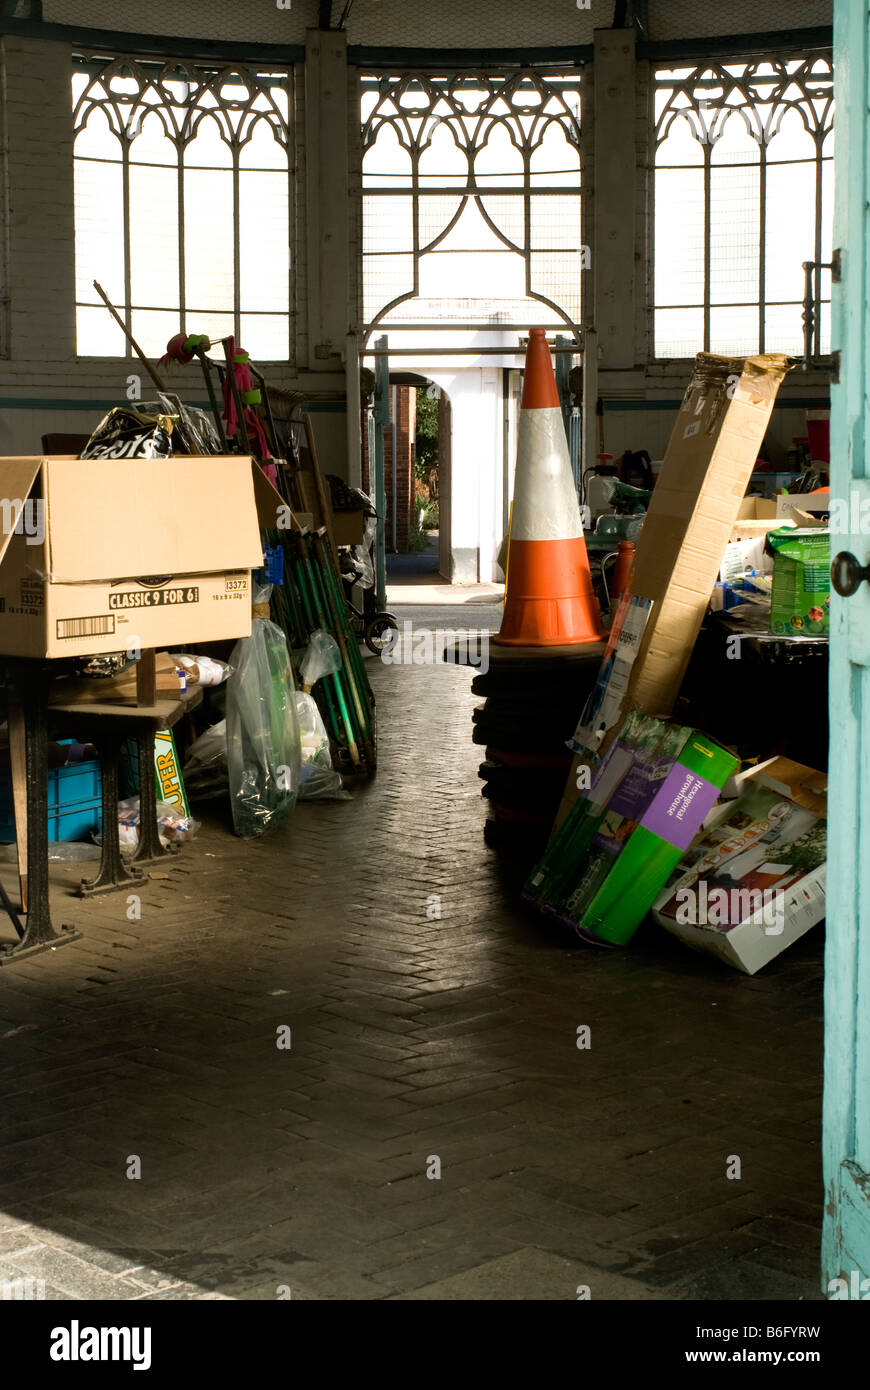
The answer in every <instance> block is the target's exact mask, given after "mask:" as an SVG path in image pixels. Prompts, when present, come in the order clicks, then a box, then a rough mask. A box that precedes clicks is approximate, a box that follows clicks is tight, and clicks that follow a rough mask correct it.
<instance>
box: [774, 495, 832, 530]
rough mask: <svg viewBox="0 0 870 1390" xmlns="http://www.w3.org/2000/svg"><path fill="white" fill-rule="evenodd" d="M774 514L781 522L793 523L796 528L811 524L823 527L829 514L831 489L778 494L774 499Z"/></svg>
mask: <svg viewBox="0 0 870 1390" xmlns="http://www.w3.org/2000/svg"><path fill="white" fill-rule="evenodd" d="M775 501H776V514H777V516H778V517H780V519H781V520H782V521H793V522H794V523H795V525H796V526H805V525H807V521H806V518H808V517H809V518H811V524H813V525H820V526H825V525H827V522H828V517H829V516H830V512H831V489H830V488H829V487H820V488H817V489H816V491H815V492H780V493H778V494H777V496H776V498H775Z"/></svg>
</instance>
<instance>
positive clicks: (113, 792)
mask: <svg viewBox="0 0 870 1390" xmlns="http://www.w3.org/2000/svg"><path fill="white" fill-rule="evenodd" d="M201 703H202V687H201V686H198V685H197V686H193V687H192V688H191V689H190V690H188V691H186V692H185V693H184V694H183V695H182V696H181V697H180V698H179V699H175V698H174V697H172V696H169V697H168V698H166V699H163V700H156V701H155V702H154V703H153V704H150V705H138V704H135V705H134V704H129V705H124V704H95V703H93V702H91V701H88V702H86V703H81V702H77V701H75V700H72V701H70V702H69V703H65V702H63V701H62V700H59V701H58V702H57V703H55V702H54V701H53V700H51V701H50V702H49V708H50V710H51V712H52V714H68V715H70V716H74V717H75V721H76V728H77V730H80V731H81V732H82V733H83V734H85V735H86V740H87V742H90V743H93V744H95V745H96V747H97V749H98V750H99V754H100V767H101V770H102V786H103V829H102V853H101V856H100V869H99V872H98V874H97V876H96V878H95V879H92V880H91V881H88V880H86V879H83V880H82V883H81V888H80V890H79V891H80V893H81V894H82V895H83V896H85V895H87V896H90V895H92V894H94V893H112V892H115V891H117V890H118V889H120V888H124V887H126V886H127V885H128V884H135V883H141V882H143V879H144V878H145V877H146V875H143V873H142V871H141V866H142V865H143V864H153V863H154V862H155V860H159V859H162V858H164V857H165V856H167V855H168V854H169V853H170V851H169V850H166V849H165V848H164V846H163V845H162V844H161V843H160V834H159V830H158V827H157V794H156V792H155V789H154V735H155V733H156V732H157V730H158V729H171V728H172V727H173V725H175V724H177V723H178V721H179V719H181V718H183V716H184V715H185V714H189V713H190V712H191V710H194V709H196V707H197V705H200V704H201ZM128 738H135V739H136V741H137V743H138V745H139V845H138V847H137V849H136V853H135V854H134V855H133V858H132V861H131V863H132V868H128V867H127V865H126V864H125V863H124V861H123V858H122V856H121V847H120V843H119V838H118V764H119V760H120V754H121V745H122V744H123V743H124V741H125V740H126V739H128Z"/></svg>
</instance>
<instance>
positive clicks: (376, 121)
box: [362, 72, 589, 336]
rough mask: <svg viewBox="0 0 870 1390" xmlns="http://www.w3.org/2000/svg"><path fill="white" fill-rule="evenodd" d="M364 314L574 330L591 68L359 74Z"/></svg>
mask: <svg viewBox="0 0 870 1390" xmlns="http://www.w3.org/2000/svg"><path fill="white" fill-rule="evenodd" d="M362 120H363V172H362V192H363V316H364V320H365V324H366V329H367V331H368V332H369V333H371V332H372V331H373V330H374V329H375V328H376V327H377V328H380V329H387V328H389V329H391V330H393V329H419V328H436V327H439V326H440V327H445V328H447V327H452V326H457V327H462V328H475V329H479V330H482V331H486V330H488V329H489V330H497V329H499V328H505V327H511V326H517V327H529V326H530V325H532V324H549V325H552V326H553V327H555V328H559V329H562V330H564V329H565V328H568V329H569V330H570V331H571V333H572V336H576V335H577V331H578V326H579V322H580V312H581V277H582V271H583V270H584V269H585V268H586V266H587V265H588V259H589V253H588V251H587V250H586V248H585V247H584V246H583V241H582V205H581V197H580V78H579V76H578V75H577V74H576V73H574V74H572V75H571V76H568V77H563V76H557V75H547V76H544V75H542V74H540V73H538V72H516V73H510V74H504V75H493V74H491V73H488V74H485V75H484V74H474V73H471V74H469V73H464V74H460V75H455V74H454V75H452V76H451V75H445V76H436V75H433V74H431V73H406V74H404V75H402V76H381V77H378V76H371V77H363V79H362Z"/></svg>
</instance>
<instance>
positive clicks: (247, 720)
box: [226, 618, 302, 836]
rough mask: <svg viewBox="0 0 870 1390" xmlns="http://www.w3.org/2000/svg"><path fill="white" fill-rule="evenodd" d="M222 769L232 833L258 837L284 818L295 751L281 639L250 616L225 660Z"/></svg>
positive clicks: (290, 800)
mask: <svg viewBox="0 0 870 1390" xmlns="http://www.w3.org/2000/svg"><path fill="white" fill-rule="evenodd" d="M230 665H231V666H232V668H233V674H232V675H231V677H230V679H229V681H228V682H227V719H226V725H227V771H228V775H229V785H230V804H231V806H232V810H233V826H234V828H235V831H236V834H237V835H242V836H251V835H262V834H263V833H264V832H265V831H266V830H272V829H274V827H275V826H277V825H280V824H281V823H282V822H283V821H284V820H285V819H286V818H287V816H289V814H290V812H291V811H292V810H293V807H294V806H295V805H296V797H297V794H298V791H299V768H300V765H301V760H302V759H301V750H300V742H299V721H298V719H297V717H296V699H295V695H296V688H295V686H294V684H293V672H292V670H291V668H290V655H289V653H288V651H287V640H286V638H285V636H284V634H283V632H282V631H281V629H280V628H279V627H278V626H277V625H276V624H275V623H272V622H269V621H268V620H267V619H265V618H255V619H254V621H253V625H252V629H251V636H250V637H243V638H242V639H241V640H240V641H238V642H237V643H236V645H235V647H234V648H233V652H232V655H231V657H230Z"/></svg>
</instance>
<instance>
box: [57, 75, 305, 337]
mask: <svg viewBox="0 0 870 1390" xmlns="http://www.w3.org/2000/svg"><path fill="white" fill-rule="evenodd" d="M291 101H292V72H290V71H285V72H257V71H254V70H252V69H250V68H244V67H239V66H233V67H227V68H223V69H219V68H206V67H201V66H197V65H194V64H188V63H166V64H163V65H161V64H158V63H147V62H139V61H137V60H134V59H131V58H114V59H111V60H109V61H107V60H105V59H98V60H92V61H86V60H85V59H78V60H77V71H76V72H75V74H74V77H73V119H74V129H75V145H74V156H75V222H76V339H77V351H78V353H79V354H80V355H81V356H97V357H105V356H111V357H115V356H124V355H127V354H128V353H129V348H128V346H127V343H126V341H125V339H124V335H123V334H122V333H121V331H120V329H119V328H118V327H117V325H116V324H115V323H114V322H113V321H112V319H111V318H110V317H109V315H108V313H107V312H106V309H105V308H104V306H103V305H102V302H101V301H100V299H99V296H98V295H97V293H96V291H95V290H94V287H93V281H94V280H95V279H96V280H99V282H100V283H101V284H102V286H103V287H104V289H105V290H106V292H107V294H108V295H109V298H110V299H111V300H112V301H113V303H114V304H115V307H116V308H117V310H118V312H119V313H120V314H121V317H122V318H123V319H124V321H125V322H126V324H127V325H128V327H129V328H130V330H131V331H132V333H133V334H134V336H135V337H136V339H137V341H138V342H139V344H140V346H141V347H142V348H143V350H144V351H145V352H146V353H147V354H149V355H150V356H156V355H159V354H160V353H162V352H163V350H164V348H165V345H166V342H167V340H168V339H169V338H170V337H171V336H172V335H173V334H174V333H177V332H179V330H180V329H183V330H184V331H185V332H189V333H207V334H208V335H209V337H211V338H215V339H216V338H220V337H225V336H226V335H227V334H230V333H232V334H234V335H235V337H236V338H237V339H239V340H240V341H241V343H242V345H243V346H244V347H245V348H246V349H247V350H248V351H249V352H250V353H251V354H252V356H254V357H259V358H260V359H266V360H286V359H287V358H288V357H289V356H290V272H291V265H290V226H291V199H292V191H293V190H292V184H291V179H290V161H289V158H288V150H289V147H290V139H291V118H290V111H291Z"/></svg>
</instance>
